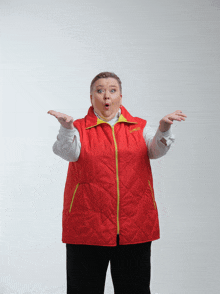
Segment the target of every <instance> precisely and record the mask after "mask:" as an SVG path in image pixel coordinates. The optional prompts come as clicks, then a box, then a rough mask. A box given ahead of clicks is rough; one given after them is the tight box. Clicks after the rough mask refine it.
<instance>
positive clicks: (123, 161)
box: [62, 106, 160, 246]
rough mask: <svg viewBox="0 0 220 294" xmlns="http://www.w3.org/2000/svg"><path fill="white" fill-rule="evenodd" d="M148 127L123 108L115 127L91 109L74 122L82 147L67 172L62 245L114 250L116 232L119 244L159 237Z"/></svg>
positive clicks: (143, 121)
mask: <svg viewBox="0 0 220 294" xmlns="http://www.w3.org/2000/svg"><path fill="white" fill-rule="evenodd" d="M145 125H146V120H143V119H141V118H138V117H132V116H131V115H130V113H129V112H128V111H127V110H126V109H125V108H124V107H123V106H121V115H120V117H119V120H118V122H117V123H116V124H115V125H114V126H113V127H112V126H111V125H110V124H108V123H107V122H105V121H103V120H101V119H99V118H97V117H96V115H95V114H94V112H93V107H92V106H91V107H90V108H89V111H88V114H87V115H86V116H85V118H82V119H78V120H75V121H74V126H75V127H76V128H77V129H78V131H79V134H80V141H81V145H82V147H81V152H80V156H79V159H78V161H76V162H69V167H68V172H67V179H66V185H65V190H64V207H63V233H62V242H63V243H70V244H87V245H99V246H116V244H117V243H116V237H117V234H119V244H120V245H125V244H137V243H143V242H147V241H153V240H156V239H159V237H160V233H159V222H158V212H157V206H156V202H155V199H154V188H153V178H152V173H151V166H150V161H149V158H148V154H147V146H146V143H145V141H144V138H143V129H144V127H145Z"/></svg>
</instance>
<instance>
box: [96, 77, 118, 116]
mask: <svg viewBox="0 0 220 294" xmlns="http://www.w3.org/2000/svg"><path fill="white" fill-rule="evenodd" d="M90 100H91V103H92V106H93V108H94V110H95V112H96V113H97V114H98V115H99V116H100V117H101V118H103V119H104V120H105V121H110V120H111V119H113V118H114V117H115V115H116V114H117V112H118V110H119V108H120V106H121V105H122V95H121V91H120V87H119V84H118V82H117V80H116V79H114V78H102V79H99V80H97V81H96V82H95V83H94V84H93V89H92V93H91V95H90Z"/></svg>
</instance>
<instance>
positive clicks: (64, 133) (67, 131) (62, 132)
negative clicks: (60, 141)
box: [59, 125, 76, 138]
mask: <svg viewBox="0 0 220 294" xmlns="http://www.w3.org/2000/svg"><path fill="white" fill-rule="evenodd" d="M75 132H76V129H75V128H73V129H72V130H71V129H67V128H64V127H63V126H62V125H60V130H59V135H61V136H64V137H71V138H73V137H74V135H75Z"/></svg>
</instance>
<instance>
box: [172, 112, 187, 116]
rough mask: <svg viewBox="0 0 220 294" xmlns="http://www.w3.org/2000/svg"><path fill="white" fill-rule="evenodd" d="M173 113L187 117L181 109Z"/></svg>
mask: <svg viewBox="0 0 220 294" xmlns="http://www.w3.org/2000/svg"><path fill="white" fill-rule="evenodd" d="M174 113H175V114H177V115H181V116H184V117H187V116H186V115H185V114H184V113H183V112H182V111H181V110H176V111H175V112H174Z"/></svg>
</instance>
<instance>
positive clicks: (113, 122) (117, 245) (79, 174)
mask: <svg viewBox="0 0 220 294" xmlns="http://www.w3.org/2000/svg"><path fill="white" fill-rule="evenodd" d="M90 99H91V104H92V106H91V107H90V108H89V111H88V114H87V115H86V116H85V117H84V118H82V119H78V120H75V121H74V122H73V118H72V117H71V116H68V115H66V114H63V113H59V112H56V111H53V110H50V111H48V113H49V114H51V115H53V116H55V117H56V118H57V119H58V121H59V122H60V124H61V127H60V131H59V135H58V136H57V141H56V142H55V144H54V145H53V151H54V153H55V154H57V155H58V156H60V157H62V158H63V159H65V160H67V161H69V167H68V173H67V179H66V185H65V190H64V207H63V233H62V241H63V242H64V243H66V249H67V293H68V294H70V293H79V294H81V293H90V294H92V293H94V294H99V293H104V286H105V278H106V271H107V267H108V263H109V261H110V264H111V275H112V281H113V286H114V290H115V294H123V293H126V294H129V293H132V294H134V293H138V294H149V293H150V253H151V242H152V241H153V240H157V239H159V237H160V236H159V222H158V212H157V206H156V202H155V198H154V188H153V178H152V172H151V166H150V160H149V159H153V158H159V157H161V156H163V155H165V154H166V153H167V151H168V150H169V148H170V146H171V144H172V142H173V141H174V137H173V135H172V134H171V131H170V126H171V124H172V123H173V120H177V121H181V120H185V117H186V115H185V114H183V113H182V111H180V110H177V111H175V112H174V113H171V114H169V115H166V116H165V117H164V118H162V119H161V121H160V123H159V128H158V130H157V132H156V133H155V132H154V131H153V130H152V129H151V128H150V127H149V126H148V125H147V123H146V120H143V119H141V118H138V117H132V116H131V114H130V113H129V112H128V111H127V110H126V109H125V108H124V107H123V106H122V88H121V81H120V79H119V77H118V76H117V75H115V74H114V73H109V72H103V73H100V74H98V75H97V76H96V77H95V78H94V79H93V80H92V82H91V86H90Z"/></svg>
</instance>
